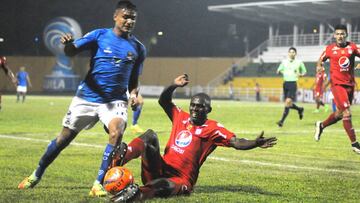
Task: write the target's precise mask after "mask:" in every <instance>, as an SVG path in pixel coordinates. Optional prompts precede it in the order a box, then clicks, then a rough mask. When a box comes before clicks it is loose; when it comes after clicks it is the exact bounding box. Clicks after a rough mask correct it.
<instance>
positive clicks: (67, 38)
mask: <svg viewBox="0 0 360 203" xmlns="http://www.w3.org/2000/svg"><path fill="white" fill-rule="evenodd" d="M60 41H61V43H62V44H66V43H70V42H73V41H74V38H73V36H72V35H71V34H65V35H64V36H62V37H61V39H60Z"/></svg>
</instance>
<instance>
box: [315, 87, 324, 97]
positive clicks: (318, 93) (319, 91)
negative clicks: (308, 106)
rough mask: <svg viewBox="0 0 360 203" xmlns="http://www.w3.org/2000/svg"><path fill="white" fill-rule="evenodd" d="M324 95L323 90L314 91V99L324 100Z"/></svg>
mask: <svg viewBox="0 0 360 203" xmlns="http://www.w3.org/2000/svg"><path fill="white" fill-rule="evenodd" d="M323 94H324V91H322V89H317V88H316V89H314V97H315V98H316V97H319V98H322V97H323Z"/></svg>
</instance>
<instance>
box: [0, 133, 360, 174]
mask: <svg viewBox="0 0 360 203" xmlns="http://www.w3.org/2000/svg"><path fill="white" fill-rule="evenodd" d="M0 138H4V139H15V140H27V141H34V142H45V143H49V142H50V140H42V139H34V138H28V137H17V136H10V135H1V134H0ZM70 145H74V146H80V147H92V148H101V149H103V148H104V146H102V145H94V144H86V143H77V142H72V143H70ZM208 158H209V159H213V160H217V161H224V162H232V163H242V164H249V165H258V166H270V167H278V168H288V169H295V170H308V171H324V172H333V173H350V174H360V171H350V170H339V169H327V168H317V167H307V166H296V165H289V164H276V163H270V162H260V161H252V160H232V159H226V158H221V157H215V156H209V157H208Z"/></svg>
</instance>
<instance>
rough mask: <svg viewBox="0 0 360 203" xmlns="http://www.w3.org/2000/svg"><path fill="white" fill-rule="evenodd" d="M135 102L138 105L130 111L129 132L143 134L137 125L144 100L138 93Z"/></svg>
mask: <svg viewBox="0 0 360 203" xmlns="http://www.w3.org/2000/svg"><path fill="white" fill-rule="evenodd" d="M137 100H138V103H139V104H138V105H137V106H136V107H135V108H134V109H132V111H133V116H132V125H131V126H130V130H131V131H133V132H134V133H143V132H144V130H143V129H141V128H140V126H139V124H138V120H139V118H140V114H141V111H142V108H143V105H144V98H143V97H142V95H141V94H140V93H138V96H137Z"/></svg>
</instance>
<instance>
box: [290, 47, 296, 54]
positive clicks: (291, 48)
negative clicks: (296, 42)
mask: <svg viewBox="0 0 360 203" xmlns="http://www.w3.org/2000/svg"><path fill="white" fill-rule="evenodd" d="M291 50H294V51H295V53H297V50H296V48H295V47H290V48H289V51H291Z"/></svg>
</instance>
